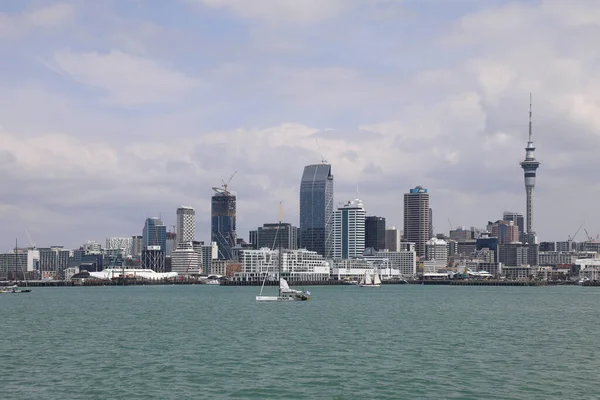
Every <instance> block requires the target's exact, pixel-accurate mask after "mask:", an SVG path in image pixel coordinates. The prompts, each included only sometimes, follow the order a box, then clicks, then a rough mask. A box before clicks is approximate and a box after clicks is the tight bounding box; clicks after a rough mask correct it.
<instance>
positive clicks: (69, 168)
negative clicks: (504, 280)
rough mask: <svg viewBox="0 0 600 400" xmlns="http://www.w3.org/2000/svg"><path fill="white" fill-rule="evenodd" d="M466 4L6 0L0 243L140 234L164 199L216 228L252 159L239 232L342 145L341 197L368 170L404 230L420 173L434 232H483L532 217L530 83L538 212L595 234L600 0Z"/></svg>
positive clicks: (200, 231)
mask: <svg viewBox="0 0 600 400" xmlns="http://www.w3.org/2000/svg"><path fill="white" fill-rule="evenodd" d="M96 3H98V4H96ZM100 3H101V4H100ZM431 3H435V5H434V6H431ZM451 3H452V4H451V5H450V4H449V3H448V2H446V1H439V0H432V2H429V3H428V4H429V5H428V6H425V5H423V4H422V2H417V1H411V0H406V1H402V2H399V1H392V0H384V1H379V2H367V1H360V0H348V1H344V2H340V1H333V0H329V1H328V0H323V1H321V2H306V3H304V2H300V3H297V4H295V5H294V4H292V3H288V2H285V4H287V6H284V5H282V4H284V3H283V2H282V3H277V2H275V3H274V2H271V1H269V0H260V1H259V2H257V3H254V4H255V6H254V7H251V8H248V6H245V5H244V4H245V3H244V2H236V1H233V0H221V1H219V2H208V1H203V0H195V1H191V0H190V1H180V2H173V3H172V4H171V5H170V7H169V8H168V9H166V8H163V7H160V5H159V4H158V3H153V4H151V2H140V1H107V2H81V1H61V2H59V1H51V0H48V1H30V2H25V1H15V0H9V1H6V2H3V3H2V5H0V20H1V21H3V23H2V26H0V54H1V55H2V58H3V60H5V62H4V63H3V66H2V72H3V73H2V74H0V87H1V88H2V89H3V90H1V91H0V152H1V153H2V157H1V158H2V162H0V169H1V171H2V176H3V183H4V187H5V188H6V189H5V190H4V191H3V196H1V197H0V221H2V223H1V228H0V244H1V246H0V248H2V249H4V250H10V249H11V248H12V247H13V246H14V240H15V238H18V240H19V244H20V245H21V244H22V245H28V244H29V239H28V236H30V237H31V241H32V242H33V243H35V244H36V245H38V246H50V245H64V246H65V248H76V247H78V246H80V245H81V244H83V243H85V241H87V240H96V241H98V242H100V243H103V242H104V241H105V239H106V238H107V237H111V236H116V237H121V236H131V235H141V229H140V228H141V226H143V223H144V220H145V219H146V218H147V217H150V216H162V218H163V221H164V223H165V225H167V228H169V229H168V230H170V229H171V228H170V227H171V226H172V225H175V210H176V208H177V206H179V205H181V204H188V205H190V206H191V207H194V208H195V209H196V217H197V221H196V238H197V240H204V241H208V240H209V237H210V206H211V203H210V201H211V200H210V198H211V195H212V194H213V193H212V190H211V188H212V187H214V186H218V185H219V184H220V182H221V180H222V179H225V180H226V179H227V178H228V177H229V176H231V174H232V173H233V171H238V174H237V175H236V177H235V178H234V179H233V181H232V182H231V189H232V190H233V191H235V192H236V193H237V196H238V198H237V221H236V222H237V229H236V231H237V232H238V237H241V238H244V239H246V240H248V232H249V231H250V230H253V229H256V228H257V227H259V226H262V224H263V223H269V222H276V221H277V220H278V204H279V202H283V215H284V217H283V219H284V221H285V222H289V223H291V224H293V225H295V226H299V215H298V214H299V187H298V186H299V185H298V181H299V179H300V176H301V173H302V168H304V166H306V165H310V164H318V163H319V162H320V161H321V160H323V159H325V160H327V162H328V163H329V164H331V165H332V170H333V174H334V175H335V180H336V185H335V205H337V204H338V202H340V201H347V200H352V199H353V198H354V197H355V195H354V193H355V191H356V185H357V184H358V185H359V186H360V190H361V196H360V197H361V200H363V201H364V203H365V204H368V210H369V213H370V214H372V215H381V216H383V217H385V218H386V221H387V224H388V226H393V225H394V226H397V227H401V226H402V225H403V218H402V196H403V194H404V192H405V191H406V190H407V189H408V188H410V187H414V186H416V185H422V186H423V187H426V188H428V189H429V192H430V194H431V199H430V206H431V208H432V209H433V210H434V232H435V233H438V232H439V233H443V232H448V230H449V226H448V222H447V219H450V220H451V223H452V225H453V227H454V228H456V227H457V226H466V227H470V226H476V227H480V228H481V227H484V226H485V224H486V222H487V221H488V220H496V219H498V218H499V216H500V215H502V213H503V212H504V211H506V210H511V211H513V212H518V213H522V214H524V215H525V214H526V210H525V194H524V190H523V175H522V174H523V171H522V169H521V168H520V167H519V162H521V161H522V160H523V146H524V144H525V143H527V135H528V127H527V121H528V118H527V113H528V100H529V93H530V92H532V93H533V96H534V98H535V104H534V106H535V119H534V124H535V139H534V140H535V145H536V154H535V156H536V159H538V160H541V161H542V162H543V163H544V164H543V167H542V168H541V169H540V170H539V171H538V173H539V175H538V179H537V182H536V187H535V195H534V203H535V217H534V226H533V229H534V230H535V231H536V233H537V235H538V237H539V240H540V241H547V240H567V238H568V236H569V235H573V234H574V233H575V232H576V231H577V228H578V227H579V226H580V225H581V223H582V222H584V221H585V227H586V228H587V230H588V231H589V233H590V235H591V236H594V237H595V236H596V235H597V234H598V233H600V215H598V214H597V213H596V212H595V204H594V203H593V199H595V198H597V197H598V195H599V194H600V187H599V186H598V185H596V184H595V181H594V176H593V175H592V174H593V171H595V170H597V168H598V167H599V166H600V165H599V163H600V161H597V157H596V155H595V153H596V152H597V149H598V148H599V147H600V135H598V133H597V132H598V131H600V120H599V119H598V115H600V98H599V97H598V96H597V92H598V90H597V89H598V88H599V87H600V78H598V77H597V76H596V74H595V73H594V71H595V70H596V67H597V65H598V59H597V57H595V54H596V50H595V49H596V46H595V43H594V41H593V37H594V35H593V34H590V32H591V31H590V30H591V29H593V26H594V24H596V23H598V22H599V21H598V20H597V19H598V17H596V14H595V13H593V12H592V11H593V10H594V9H595V7H596V5H595V4H594V3H593V2H584V1H575V2H569V4H568V5H567V6H565V5H562V4H563V3H561V2H550V1H541V2H537V1H532V2H529V1H528V2H521V3H519V4H514V3H510V2H505V1H499V0H494V1H491V2H472V1H467V0H457V1H456V2H451ZM430 6H431V7H433V8H435V9H436V12H435V13H432V12H431V7H430ZM572 43H577V46H573V45H572ZM316 139H318V142H317V140H316ZM567 188H569V189H573V188H577V194H576V195H575V194H574V192H573V190H567ZM574 201H577V202H578V203H577V207H571V205H572V204H573V202H574ZM567 209H568V210H569V212H568V213H567V212H562V210H567ZM26 232H27V233H26ZM581 235H582V233H580V236H579V237H578V238H577V240H583V239H584V237H583V236H581Z"/></svg>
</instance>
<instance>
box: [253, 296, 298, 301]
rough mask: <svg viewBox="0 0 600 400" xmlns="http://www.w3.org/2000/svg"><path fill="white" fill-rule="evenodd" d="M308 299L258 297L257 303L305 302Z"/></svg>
mask: <svg viewBox="0 0 600 400" xmlns="http://www.w3.org/2000/svg"><path fill="white" fill-rule="evenodd" d="M304 300H308V297H306V298H295V297H279V296H256V301H304Z"/></svg>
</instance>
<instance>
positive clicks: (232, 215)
mask: <svg viewBox="0 0 600 400" xmlns="http://www.w3.org/2000/svg"><path fill="white" fill-rule="evenodd" d="M213 190H214V191H215V193H214V195H213V196H212V198H211V227H210V232H211V234H210V237H211V242H215V243H216V244H217V247H218V249H219V250H218V258H219V260H231V259H232V248H234V247H235V244H236V239H237V233H236V202H237V200H236V199H237V197H236V195H235V193H233V192H230V191H229V190H228V189H227V185H226V184H224V185H223V187H222V188H216V187H214V188H213Z"/></svg>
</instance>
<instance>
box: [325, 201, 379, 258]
mask: <svg viewBox="0 0 600 400" xmlns="http://www.w3.org/2000/svg"><path fill="white" fill-rule="evenodd" d="M366 215H367V212H366V211H365V208H364V207H363V203H362V201H360V200H359V199H356V200H352V201H349V202H347V203H345V204H343V205H342V206H340V207H338V209H337V210H336V211H335V212H334V213H333V220H334V223H333V258H334V259H346V258H353V257H359V256H362V255H363V253H364V251H365V218H366ZM384 233H385V229H384Z"/></svg>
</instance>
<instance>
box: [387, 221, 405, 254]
mask: <svg viewBox="0 0 600 400" xmlns="http://www.w3.org/2000/svg"><path fill="white" fill-rule="evenodd" d="M401 241H402V233H401V232H400V230H398V229H396V227H395V226H392V227H391V228H386V230H385V248H386V249H387V250H389V251H399V250H400V242H401Z"/></svg>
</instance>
